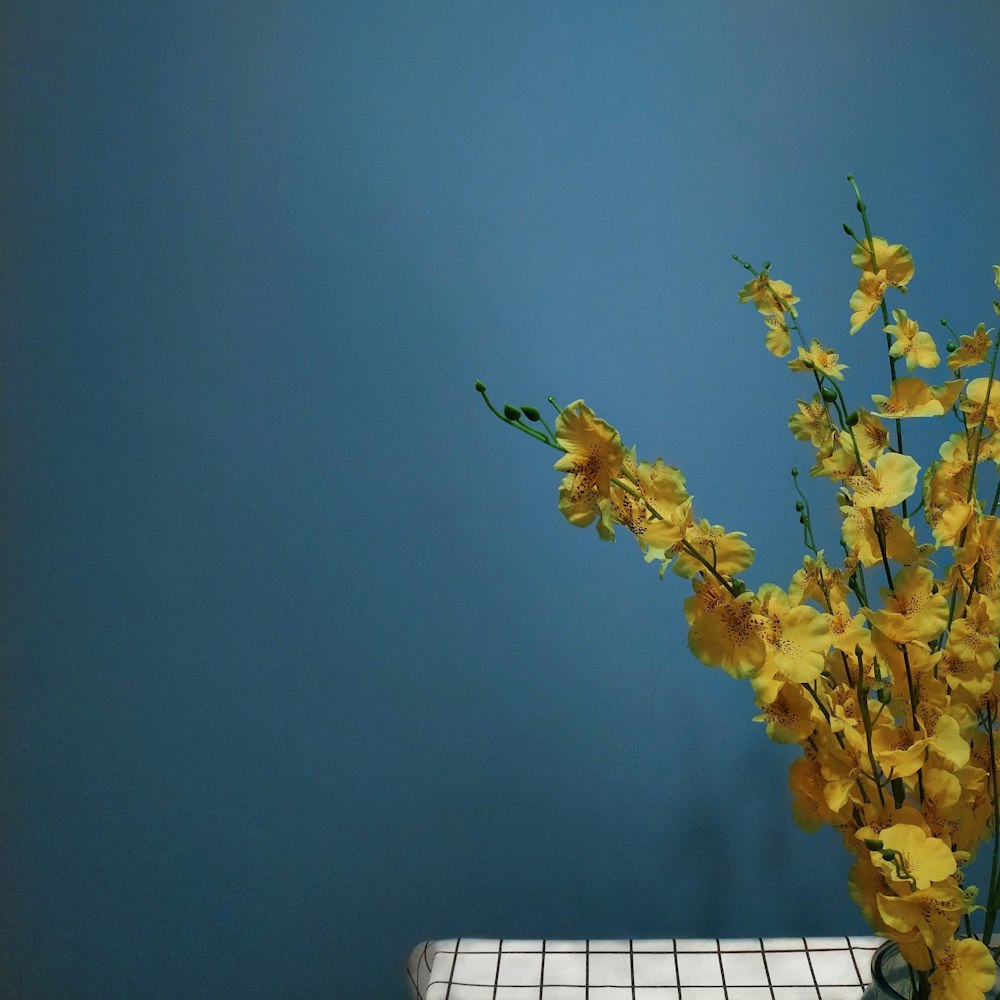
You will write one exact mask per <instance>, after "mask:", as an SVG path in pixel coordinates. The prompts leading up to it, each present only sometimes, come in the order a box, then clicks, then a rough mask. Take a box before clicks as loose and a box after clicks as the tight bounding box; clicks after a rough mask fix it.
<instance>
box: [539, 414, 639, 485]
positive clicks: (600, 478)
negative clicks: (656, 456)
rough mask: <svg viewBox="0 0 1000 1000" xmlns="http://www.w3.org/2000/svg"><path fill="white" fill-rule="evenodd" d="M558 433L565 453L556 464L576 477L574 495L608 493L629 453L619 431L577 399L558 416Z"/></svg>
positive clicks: (560, 470) (573, 481) (559, 468)
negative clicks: (594, 491)
mask: <svg viewBox="0 0 1000 1000" xmlns="http://www.w3.org/2000/svg"><path fill="white" fill-rule="evenodd" d="M555 435H556V440H557V441H558V442H559V444H560V445H562V447H563V448H565V449H566V454H565V455H563V456H562V458H560V459H559V461H558V462H556V464H555V465H554V466H553V468H555V469H557V470H558V471H559V472H568V473H569V474H570V475H571V476H572V477H573V479H572V486H571V488H570V496H571V498H572V499H573V500H578V499H579V498H580V497H582V496H584V495H585V494H587V493H590V492H591V491H592V490H596V491H597V492H598V493H599V494H600V495H601V496H603V497H606V496H608V495H609V493H610V492H611V480H612V479H614V478H615V476H618V475H619V474H620V473H621V471H622V469H623V467H624V465H625V461H626V458H627V454H628V453H627V452H626V450H625V447H624V446H623V445H622V442H621V438H620V437H619V436H618V431H616V430H615V429H614V427H612V426H611V424H609V423H607V422H606V421H604V420H601V419H600V418H599V417H597V416H595V415H594V411H593V410H592V409H591V408H590V407H589V406H587V405H586V404H585V403H584V401H583V400H582V399H578V400H576V402H573V403H570V404H569V406H567V407H566V408H565V409H564V410H562V412H561V413H560V414H559V416H558V417H556V429H555Z"/></svg>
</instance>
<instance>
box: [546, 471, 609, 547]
mask: <svg viewBox="0 0 1000 1000" xmlns="http://www.w3.org/2000/svg"><path fill="white" fill-rule="evenodd" d="M575 485H576V482H575V478H574V477H573V476H564V477H563V481H562V482H561V483H560V484H559V510H560V511H561V512H562V515H563V517H565V518H566V520H567V521H569V523H570V524H572V525H574V527H577V528H585V527H586V526H587V525H588V524H590V523H591V522H592V521H593V520H594V519H595V518H596V519H597V525H596V528H597V534H598V535H599V536H600V537H601V538H602V539H603V540H604V541H606V542H612V541H614V538H615V526H614V522H613V520H612V516H611V504H610V503H609V502H608V501H607V500H605V499H604V497H602V496H599V495H598V494H597V493H594V492H590V493H583V494H582V495H580V496H578V497H577V498H576V499H574V498H573V489H574V486H575Z"/></svg>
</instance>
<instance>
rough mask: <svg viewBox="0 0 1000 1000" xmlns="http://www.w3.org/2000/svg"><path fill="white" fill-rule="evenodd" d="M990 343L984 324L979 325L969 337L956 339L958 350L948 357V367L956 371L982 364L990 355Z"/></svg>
mask: <svg viewBox="0 0 1000 1000" xmlns="http://www.w3.org/2000/svg"><path fill="white" fill-rule="evenodd" d="M991 343H992V341H991V340H990V336H989V331H988V330H987V329H986V324H985V323H980V324H979V326H977V327H976V329H975V330H973V332H972V335H971V336H968V337H965V336H962V337H959V338H958V349H957V350H955V351H952V352H951V354H950V355H949V356H948V367H949V368H950V369H951V370H952V371H957V370H958V369H959V368H968V367H970V366H971V365H978V364H982V362H984V361H985V360H986V356H987V355H988V354H989V353H990V345H991Z"/></svg>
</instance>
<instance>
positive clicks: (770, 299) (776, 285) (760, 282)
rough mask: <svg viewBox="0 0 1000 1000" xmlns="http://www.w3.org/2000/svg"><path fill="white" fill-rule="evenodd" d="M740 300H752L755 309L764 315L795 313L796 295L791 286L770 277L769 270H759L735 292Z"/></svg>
mask: <svg viewBox="0 0 1000 1000" xmlns="http://www.w3.org/2000/svg"><path fill="white" fill-rule="evenodd" d="M737 297H738V298H739V301H740V302H752V303H753V304H754V305H755V306H756V307H757V311H758V312H760V313H763V314H764V315H765V316H774V315H779V316H780V315H782V314H784V313H785V312H789V313H791V314H792V315H793V316H794V315H795V303H796V302H798V301H799V299H798V297H797V296H795V295H793V294H792V286H791V285H790V284H788V282H787V281H779V280H778V279H777V278H772V277H771V275H770V272H768V271H761V273H760V274H758V275H757V277H756V278H754V279H753V281H749V282H747V283H746V284H745V285H744V286H743V287H742V288H741V289H740V290H739V292H738V293H737Z"/></svg>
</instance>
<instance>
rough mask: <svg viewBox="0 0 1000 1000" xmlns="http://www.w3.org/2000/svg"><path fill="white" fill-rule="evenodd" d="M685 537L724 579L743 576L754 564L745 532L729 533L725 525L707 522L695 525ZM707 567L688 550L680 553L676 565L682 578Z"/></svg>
mask: <svg viewBox="0 0 1000 1000" xmlns="http://www.w3.org/2000/svg"><path fill="white" fill-rule="evenodd" d="M684 538H685V541H686V542H687V543H688V544H689V545H691V546H692V547H693V548H694V549H696V550H697V551H698V552H699V553H701V555H702V556H703V557H704V559H705V561H706V562H708V563H709V565H711V566H713V567H714V568H715V570H716V572H718V573H721V574H722V575H723V576H735V575H736V574H737V573H742V572H743V570H745V569H746V568H747V567H748V566H750V564H751V563H752V562H753V556H754V551H753V549H752V548H751V547H750V546H749V545H747V543H746V542H744V541H743V532H742V531H730V532H727V531H726V529H725V528H723V527H722V525H721V524H709V523H708V521H704V520H703V521H700V522H699V523H698V524H694V525H692V526H691V528H690V529H689V530H688V531H687V533H686V534H685V536H684ZM704 568H705V566H704V564H703V563H701V562H699V561H698V560H697V559H696V558H695V557H694V556H693V555H691V554H690V553H689V552H687V551H681V552H678V553H677V561H676V562H675V563H674V566H673V569H674V572H675V573H676V574H677V575H678V576H681V577H685V578H687V579H691V577H693V576H694V575H695V574H696V573H699V572H701V571H702V570H704Z"/></svg>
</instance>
